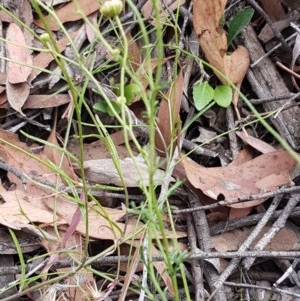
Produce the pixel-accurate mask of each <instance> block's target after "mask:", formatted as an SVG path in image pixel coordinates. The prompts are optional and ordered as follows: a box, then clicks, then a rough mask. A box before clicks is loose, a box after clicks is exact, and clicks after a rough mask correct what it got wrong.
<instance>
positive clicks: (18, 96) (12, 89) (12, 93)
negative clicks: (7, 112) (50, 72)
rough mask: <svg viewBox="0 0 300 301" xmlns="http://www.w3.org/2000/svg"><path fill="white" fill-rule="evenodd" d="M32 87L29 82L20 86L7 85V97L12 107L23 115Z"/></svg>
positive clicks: (8, 83)
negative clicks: (23, 108)
mask: <svg viewBox="0 0 300 301" xmlns="http://www.w3.org/2000/svg"><path fill="white" fill-rule="evenodd" d="M29 92H30V86H29V84H28V83H27V82H24V83H19V84H11V83H10V82H7V83H6V96H7V100H8V102H9V104H10V106H11V107H12V108H13V109H14V110H16V111H17V112H19V113H21V114H23V112H22V107H23V105H24V103H25V101H26V100H27V98H28V95H29Z"/></svg>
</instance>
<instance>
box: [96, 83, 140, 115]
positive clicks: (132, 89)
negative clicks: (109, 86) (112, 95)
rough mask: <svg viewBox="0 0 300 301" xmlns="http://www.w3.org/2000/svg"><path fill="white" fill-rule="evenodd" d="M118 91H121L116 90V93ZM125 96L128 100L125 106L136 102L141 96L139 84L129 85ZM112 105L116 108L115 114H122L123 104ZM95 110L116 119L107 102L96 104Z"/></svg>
mask: <svg viewBox="0 0 300 301" xmlns="http://www.w3.org/2000/svg"><path fill="white" fill-rule="evenodd" d="M117 91H119V89H116V92H117ZM118 94H119V93H116V95H117V96H119V95H118ZM124 94H125V98H126V102H125V104H126V105H129V104H131V103H132V102H133V101H134V100H135V98H136V97H138V96H139V95H141V88H140V86H139V85H137V84H129V85H127V86H125V87H124ZM111 104H112V106H113V107H114V109H115V112H117V114H119V113H120V112H121V103H120V102H118V101H111ZM93 108H94V109H95V110H98V111H100V112H103V113H107V114H108V115H109V116H111V117H114V112H113V111H112V110H111V108H110V107H109V105H108V104H107V103H106V102H105V101H102V102H97V103H95V104H94V106H93Z"/></svg>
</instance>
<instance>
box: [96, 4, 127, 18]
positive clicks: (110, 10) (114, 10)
mask: <svg viewBox="0 0 300 301" xmlns="http://www.w3.org/2000/svg"><path fill="white" fill-rule="evenodd" d="M122 9H123V3H122V1H121V0H108V1H105V2H104V3H103V5H102V7H101V8H100V12H101V14H102V15H103V16H104V17H108V18H114V17H116V16H118V15H119V14H120V13H121V11H122Z"/></svg>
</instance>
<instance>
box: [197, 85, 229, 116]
mask: <svg viewBox="0 0 300 301" xmlns="http://www.w3.org/2000/svg"><path fill="white" fill-rule="evenodd" d="M193 100H194V105H195V108H196V109H197V110H198V111H201V110H202V109H204V108H205V107H206V106H207V105H208V104H210V103H211V101H214V102H215V103H216V104H217V105H219V106H220V107H223V108H228V107H229V106H230V104H231V100H232V89H231V87H230V86H225V85H220V86H217V87H216V88H215V89H213V88H212V86H211V85H210V84H209V83H208V82H202V83H200V84H198V85H195V86H194V87H193Z"/></svg>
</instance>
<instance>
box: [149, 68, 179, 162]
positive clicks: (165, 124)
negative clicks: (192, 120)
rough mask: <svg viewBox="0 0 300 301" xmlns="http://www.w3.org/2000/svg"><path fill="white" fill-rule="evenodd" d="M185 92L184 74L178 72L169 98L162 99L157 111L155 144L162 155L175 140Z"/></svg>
mask: <svg viewBox="0 0 300 301" xmlns="http://www.w3.org/2000/svg"><path fill="white" fill-rule="evenodd" d="M182 94H183V74H182V71H180V73H179V74H178V77H177V79H176V81H175V82H174V83H173V85H172V87H171V89H170V90H169V92H168V94H167V95H168V98H167V100H162V101H161V103H160V105H159V109H158V113H157V119H158V121H157V127H158V131H157V132H156V135H155V145H156V148H157V150H158V152H159V153H160V155H161V156H165V155H166V153H167V152H168V149H169V146H170V145H171V143H172V142H175V139H174V138H175V137H176V136H175V137H174V134H176V133H175V131H176V126H178V122H179V118H180V117H179V111H180V106H181V100H182Z"/></svg>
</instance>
